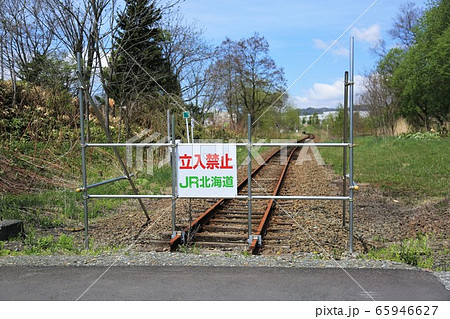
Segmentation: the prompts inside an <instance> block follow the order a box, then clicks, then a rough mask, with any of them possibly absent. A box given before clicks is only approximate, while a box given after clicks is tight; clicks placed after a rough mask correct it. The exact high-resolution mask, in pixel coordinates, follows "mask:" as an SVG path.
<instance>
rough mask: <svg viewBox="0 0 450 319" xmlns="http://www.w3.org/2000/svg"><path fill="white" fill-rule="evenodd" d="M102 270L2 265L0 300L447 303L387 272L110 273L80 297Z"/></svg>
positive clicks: (423, 284) (426, 279)
mask: <svg viewBox="0 0 450 319" xmlns="http://www.w3.org/2000/svg"><path fill="white" fill-rule="evenodd" d="M106 269H107V268H106V267H1V268H0V300H77V299H80V300H371V298H373V299H375V300H450V292H449V291H448V290H446V289H445V288H444V286H443V285H442V283H440V282H439V281H438V279H437V278H436V277H434V276H433V275H432V274H431V273H427V272H424V271H419V270H392V269H390V270H388V269H347V270H346V272H347V273H348V274H347V273H346V272H345V271H343V270H342V269H301V268H245V267H112V268H111V269H109V270H108V271H107V272H106V273H105V275H104V276H103V277H102V278H100V279H99V280H98V281H97V282H96V283H95V284H94V285H93V286H92V287H91V288H90V289H89V290H88V291H87V292H86V293H84V292H85V290H86V289H88V288H89V287H90V286H91V284H92V283H94V281H95V280H96V279H97V278H98V277H99V276H100V275H101V274H102V273H104V271H105V270H106ZM351 277H352V278H353V279H352V278H351ZM83 293H84V294H83ZM369 295H370V296H369Z"/></svg>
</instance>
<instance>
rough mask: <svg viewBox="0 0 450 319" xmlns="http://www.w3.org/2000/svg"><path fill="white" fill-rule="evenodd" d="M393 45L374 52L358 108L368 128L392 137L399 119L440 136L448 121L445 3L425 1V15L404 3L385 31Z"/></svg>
mask: <svg viewBox="0 0 450 319" xmlns="http://www.w3.org/2000/svg"><path fill="white" fill-rule="evenodd" d="M390 34H391V36H392V37H393V38H394V39H396V40H397V41H398V45H397V46H396V47H394V48H391V49H389V50H386V49H385V47H384V45H383V44H382V45H381V46H380V47H379V48H378V50H377V51H376V52H377V53H378V54H379V56H380V60H379V62H378V64H377V67H376V69H375V70H374V71H373V72H371V73H370V74H368V76H367V79H366V83H365V88H366V92H365V93H364V94H363V95H362V96H361V101H360V102H361V103H362V104H364V105H366V106H367V108H368V111H369V113H370V115H371V117H370V118H371V120H372V122H373V123H372V124H373V126H374V127H375V128H376V129H378V130H379V131H381V132H382V133H383V134H393V132H394V129H395V123H396V121H397V119H398V118H399V117H400V116H402V117H404V118H405V119H406V120H407V121H408V123H409V124H410V125H411V126H413V127H414V128H415V129H426V130H430V129H431V128H433V127H434V128H437V129H438V130H441V131H446V129H447V127H448V122H449V119H450V118H449V116H450V90H449V89H448V86H449V83H450V2H449V1H447V0H430V1H429V3H428V8H427V9H426V10H425V11H422V10H421V9H419V8H417V7H416V6H415V4H414V3H411V2H408V3H406V4H405V5H403V6H401V7H400V12H399V14H398V16H397V18H396V20H395V21H394V25H393V27H392V29H391V30H390Z"/></svg>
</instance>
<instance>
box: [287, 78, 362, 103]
mask: <svg viewBox="0 0 450 319" xmlns="http://www.w3.org/2000/svg"><path fill="white" fill-rule="evenodd" d="M363 81H364V76H362V75H356V76H355V96H356V95H357V94H360V93H362V92H363V91H364V87H363V86H362V83H363ZM290 100H291V103H292V104H293V105H294V106H295V107H298V108H307V107H313V108H320V107H337V106H338V105H339V104H341V103H343V100H344V81H343V79H338V80H336V81H334V82H333V83H331V84H328V83H315V84H314V85H313V86H312V87H311V88H309V89H308V92H307V93H306V95H304V96H293V97H291V99H290Z"/></svg>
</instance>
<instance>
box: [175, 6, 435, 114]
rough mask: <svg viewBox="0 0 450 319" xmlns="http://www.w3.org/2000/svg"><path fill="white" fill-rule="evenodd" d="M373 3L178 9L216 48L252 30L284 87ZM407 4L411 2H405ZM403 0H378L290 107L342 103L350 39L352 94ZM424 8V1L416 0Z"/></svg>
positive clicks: (301, 84)
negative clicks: (283, 80) (281, 73)
mask: <svg viewBox="0 0 450 319" xmlns="http://www.w3.org/2000/svg"><path fill="white" fill-rule="evenodd" d="M374 1H375V0H360V1H355V0H315V1H314V0H308V1H303V0H279V1H271V0H222V1H215V0H185V1H184V2H183V3H181V5H180V11H181V12H182V13H183V14H184V16H185V17H186V19H187V20H188V21H193V20H195V21H196V24H197V26H198V27H200V28H202V29H204V30H205V37H206V39H207V40H209V41H211V42H212V43H213V44H214V45H219V44H220V43H221V42H222V41H223V40H224V39H225V37H229V38H231V39H233V40H239V39H241V38H246V37H250V36H252V35H253V34H254V33H255V32H258V33H259V35H261V36H264V37H265V38H266V39H267V41H268V42H269V45H270V55H271V56H272V58H273V59H274V60H275V62H276V63H277V65H278V66H281V67H283V68H284V71H285V75H286V79H287V84H288V86H290V85H291V84H292V83H293V82H294V81H295V80H296V79H297V78H298V77H299V76H300V75H301V74H302V73H303V72H304V71H305V70H306V69H307V68H308V67H309V66H310V65H311V63H313V61H314V60H316V59H317V58H318V57H319V56H320V55H321V54H322V53H323V52H324V51H325V49H326V48H327V47H328V46H329V45H330V44H331V43H332V42H333V41H334V40H336V39H337V38H338V37H339V36H340V35H341V34H342V33H343V32H344V31H345V30H346V29H347V28H348V27H349V26H350V25H351V24H352V23H353V22H354V21H355V20H356V19H357V18H358V17H359V16H360V15H361V14H362V13H363V12H364V11H365V10H366V9H367V8H368V7H369V6H370V5H371V4H372V3H373V2H374ZM410 1H411V0H410ZM406 2H407V0H378V1H377V2H376V3H375V5H374V6H373V7H372V8H371V9H370V10H369V11H368V12H367V13H366V14H365V15H364V16H363V17H362V18H361V19H360V20H359V21H358V22H357V23H356V24H355V25H354V26H353V27H352V28H351V29H350V30H349V31H348V33H347V34H345V35H344V36H343V37H342V38H341V40H340V41H339V42H338V43H337V44H336V45H335V46H333V48H332V49H330V50H329V51H328V52H327V53H326V54H325V55H324V56H323V57H322V58H321V59H320V60H319V61H318V62H317V63H316V64H315V65H314V66H313V67H312V68H311V69H310V70H309V71H308V72H307V73H306V74H305V75H304V76H303V77H302V78H301V79H300V80H299V81H298V82H297V83H296V84H295V85H294V86H293V87H292V88H291V89H290V90H289V92H288V93H289V95H290V97H291V100H292V101H293V103H294V104H295V106H297V107H300V108H305V107H323V106H330V107H335V106H336V105H337V104H338V103H339V102H341V101H342V94H343V93H342V92H343V85H342V78H343V74H344V71H346V70H348V65H349V53H348V51H349V43H350V36H354V37H355V82H356V86H355V91H356V92H357V93H358V92H360V91H361V89H362V86H361V81H362V79H363V75H364V74H367V72H368V71H370V70H372V69H373V67H374V65H375V63H376V60H377V57H376V56H374V55H373V54H372V53H371V52H370V48H371V47H372V46H373V45H375V44H376V43H377V41H378V40H380V39H384V40H385V41H386V43H387V46H388V47H391V46H393V45H395V43H394V42H393V41H392V40H391V38H390V37H389V35H388V33H387V31H388V30H389V29H390V28H391V27H392V24H393V19H394V18H395V17H396V15H397V14H398V9H399V7H400V5H401V4H404V3H406ZM413 2H415V3H416V4H417V5H418V6H419V7H425V5H426V3H427V0H416V1H413Z"/></svg>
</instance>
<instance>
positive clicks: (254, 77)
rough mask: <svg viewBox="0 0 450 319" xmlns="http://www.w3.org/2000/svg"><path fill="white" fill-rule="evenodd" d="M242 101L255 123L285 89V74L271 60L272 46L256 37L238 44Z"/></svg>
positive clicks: (261, 38) (238, 68)
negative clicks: (270, 51) (270, 50)
mask: <svg viewBox="0 0 450 319" xmlns="http://www.w3.org/2000/svg"><path fill="white" fill-rule="evenodd" d="M237 48H238V59H237V62H238V63H237V72H238V81H239V86H240V88H239V99H240V102H241V104H242V106H243V108H244V110H245V111H246V112H248V113H250V114H251V115H252V118H254V119H256V118H257V117H258V116H259V115H260V114H261V113H262V112H263V111H264V109H265V108H267V107H271V105H272V103H274V102H275V101H276V100H277V97H278V96H276V95H277V94H276V93H280V91H283V88H284V87H285V79H284V71H283V69H282V68H278V67H277V66H276V64H275V61H274V60H273V59H272V58H271V57H270V56H269V43H268V42H267V40H266V39H265V38H264V37H261V36H259V35H258V34H255V35H254V36H252V37H250V38H248V39H242V40H240V41H239V42H238V43H237Z"/></svg>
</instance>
